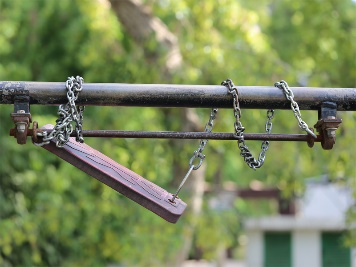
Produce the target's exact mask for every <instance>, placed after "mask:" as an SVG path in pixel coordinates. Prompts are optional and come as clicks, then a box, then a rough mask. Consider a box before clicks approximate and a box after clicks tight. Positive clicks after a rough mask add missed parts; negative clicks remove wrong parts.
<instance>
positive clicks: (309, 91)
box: [0, 81, 356, 111]
mask: <svg viewBox="0 0 356 267" xmlns="http://www.w3.org/2000/svg"><path fill="white" fill-rule="evenodd" d="M238 90H239V100H240V106H241V108H251V109H270V108H271V109H289V108H290V102H289V101H288V100H286V98H285V96H284V94H283V92H282V90H280V89H278V88H275V87H272V86H238ZM291 90H292V91H293V93H294V100H295V101H297V102H298V104H299V107H300V109H302V110H318V109H319V108H320V106H321V103H322V102H325V101H329V102H334V103H336V104H337V109H338V110H350V111H355V110H356V88H313V87H291ZM19 94H21V95H28V96H30V103H31V104H41V105H59V104H63V103H66V102H67V99H66V89H65V83H64V82H1V81H0V104H11V103H14V96H15V95H19ZM77 103H78V104H79V105H95V106H98V105H99V106H142V107H194V108H198V107H206V108H207V107H216V108H232V96H231V95H230V94H229V93H228V90H227V89H226V87H224V86H220V85H175V84H123V83H84V85H83V91H82V92H81V93H80V95H79V98H78V100H77Z"/></svg>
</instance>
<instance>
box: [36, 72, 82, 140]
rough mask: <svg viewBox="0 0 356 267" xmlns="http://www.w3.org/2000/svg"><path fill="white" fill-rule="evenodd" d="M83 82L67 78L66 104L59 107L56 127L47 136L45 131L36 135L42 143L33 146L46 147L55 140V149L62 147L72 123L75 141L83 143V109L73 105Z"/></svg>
mask: <svg viewBox="0 0 356 267" xmlns="http://www.w3.org/2000/svg"><path fill="white" fill-rule="evenodd" d="M83 82H84V79H83V78H82V77H80V76H77V77H76V78H74V77H73V76H72V77H68V80H67V81H66V89H67V99H68V103H67V104H62V105H60V106H59V108H58V116H59V118H58V119H57V120H56V125H55V126H54V128H53V130H52V132H51V133H49V134H48V133H47V132H46V131H44V132H42V133H38V134H37V135H38V136H42V142H41V143H35V145H38V146H43V145H47V144H49V142H50V141H51V140H52V139H54V138H55V139H56V145H57V147H63V146H64V145H65V144H66V143H67V142H68V141H69V137H70V135H71V133H72V132H73V125H72V122H73V121H74V122H75V131H76V141H77V142H80V143H83V142H84V138H83V134H82V123H83V112H84V108H85V107H84V106H79V107H78V108H77V107H76V105H75V101H76V100H77V99H78V95H79V92H81V91H82V90H83V87H82V85H83Z"/></svg>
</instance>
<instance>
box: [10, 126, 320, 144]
mask: <svg viewBox="0 0 356 267" xmlns="http://www.w3.org/2000/svg"><path fill="white" fill-rule="evenodd" d="M49 132H50V131H49ZM82 133H83V137H102V138H154V139H208V140H238V139H239V138H238V137H237V136H236V135H235V134H233V133H218V132H216V133H207V132H169V131H163V132H162V131H161V132H147V131H118V130H83V131H82ZM10 135H11V136H15V129H11V130H10ZM32 135H33V130H32V129H29V131H28V136H32ZM72 136H75V133H72ZM244 137H245V140H261V141H262V140H267V141H296V142H307V141H309V140H310V138H311V137H310V136H309V135H306V134H266V133H250V134H249V133H246V134H244ZM314 141H315V142H321V137H320V136H318V137H317V139H314Z"/></svg>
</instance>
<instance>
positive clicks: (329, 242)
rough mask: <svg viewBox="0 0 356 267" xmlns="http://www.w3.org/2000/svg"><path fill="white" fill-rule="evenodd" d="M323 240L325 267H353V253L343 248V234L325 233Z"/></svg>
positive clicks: (322, 236)
mask: <svg viewBox="0 0 356 267" xmlns="http://www.w3.org/2000/svg"><path fill="white" fill-rule="evenodd" d="M321 240H322V241H321V242H322V262H323V267H351V251H350V248H347V247H345V246H343V243H342V233H336V232H325V233H322V235H321Z"/></svg>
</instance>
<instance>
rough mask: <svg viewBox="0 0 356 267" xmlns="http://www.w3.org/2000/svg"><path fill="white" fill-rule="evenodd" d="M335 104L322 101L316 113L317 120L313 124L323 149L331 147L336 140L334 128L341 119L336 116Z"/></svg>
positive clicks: (337, 126)
mask: <svg viewBox="0 0 356 267" xmlns="http://www.w3.org/2000/svg"><path fill="white" fill-rule="evenodd" d="M336 112H337V104H336V103H334V102H323V103H322V105H321V108H320V110H319V113H318V115H319V116H318V117H319V120H318V121H317V123H316V124H315V125H314V127H315V128H316V130H317V131H318V132H319V134H320V136H321V137H322V140H321V146H322V148H323V149H325V150H330V149H332V148H333V146H334V144H335V142H336V130H337V129H338V128H339V126H340V123H341V122H342V120H341V119H339V118H336Z"/></svg>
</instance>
